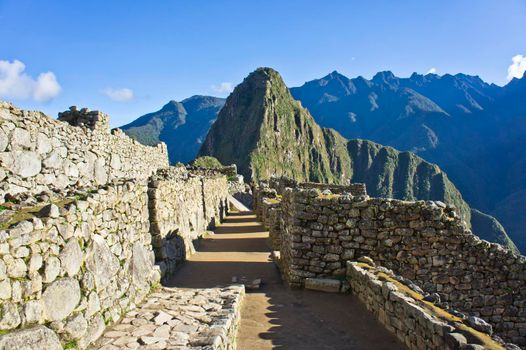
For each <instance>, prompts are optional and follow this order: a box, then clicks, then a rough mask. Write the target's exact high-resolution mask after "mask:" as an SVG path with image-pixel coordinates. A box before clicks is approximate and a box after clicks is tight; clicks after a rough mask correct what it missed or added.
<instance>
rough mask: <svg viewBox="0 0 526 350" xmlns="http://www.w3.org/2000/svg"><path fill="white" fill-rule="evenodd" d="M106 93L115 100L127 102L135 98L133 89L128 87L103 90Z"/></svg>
mask: <svg viewBox="0 0 526 350" xmlns="http://www.w3.org/2000/svg"><path fill="white" fill-rule="evenodd" d="M103 93H104V95H106V96H108V97H109V98H111V99H112V100H113V101H117V102H126V101H130V100H132V99H133V90H131V89H128V88H120V89H112V88H107V89H106V90H104V91H103Z"/></svg>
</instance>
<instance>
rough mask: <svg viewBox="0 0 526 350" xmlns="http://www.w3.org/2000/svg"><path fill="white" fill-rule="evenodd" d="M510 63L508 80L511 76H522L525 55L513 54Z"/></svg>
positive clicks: (524, 66)
mask: <svg viewBox="0 0 526 350" xmlns="http://www.w3.org/2000/svg"><path fill="white" fill-rule="evenodd" d="M511 62H512V63H511V65H510V66H509V67H508V81H510V80H511V79H513V78H519V79H520V78H522V76H523V75H524V72H525V71H526V57H525V56H523V55H515V56H513V58H512V59H511Z"/></svg>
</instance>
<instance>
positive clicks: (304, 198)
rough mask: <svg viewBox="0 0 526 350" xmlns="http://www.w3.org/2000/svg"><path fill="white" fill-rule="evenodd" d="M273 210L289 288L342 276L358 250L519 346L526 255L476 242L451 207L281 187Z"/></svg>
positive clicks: (523, 329)
mask: <svg viewBox="0 0 526 350" xmlns="http://www.w3.org/2000/svg"><path fill="white" fill-rule="evenodd" d="M281 208H282V212H283V225H282V228H281V229H282V234H281V235H282V242H281V244H282V248H281V259H282V263H283V266H284V278H285V279H286V280H287V281H288V282H289V283H290V284H291V285H292V286H295V287H301V286H302V285H303V283H304V280H305V278H307V277H325V276H341V275H344V274H345V263H346V261H347V260H352V259H355V258H357V257H360V256H365V255H366V256H370V257H371V258H373V259H374V261H375V262H377V263H378V264H379V265H381V266H384V267H387V268H389V269H392V270H394V271H395V272H396V273H399V274H401V275H402V276H404V277H405V278H409V279H411V280H413V281H415V282H416V283H417V284H418V285H419V286H420V287H422V288H423V290H424V291H426V292H429V293H434V292H437V293H438V294H439V295H440V297H441V299H442V301H443V302H444V303H445V305H446V306H450V307H453V308H455V309H459V310H461V311H464V312H466V313H469V314H470V315H475V316H480V317H481V318H483V319H484V320H486V321H487V322H489V323H491V324H492V325H493V326H494V329H495V331H496V332H497V333H498V334H499V335H500V336H502V337H503V338H505V339H507V340H509V341H513V342H514V343H518V344H521V345H524V344H526V338H525V336H526V309H525V305H526V288H525V287H526V263H525V260H526V258H525V257H523V256H517V255H515V254H513V253H512V252H511V251H509V250H506V249H505V248H503V247H502V246H500V245H498V244H493V243H489V242H487V241H483V240H480V239H479V238H478V237H477V236H475V235H473V234H472V233H471V232H470V231H469V230H468V229H466V227H465V226H464V224H463V223H462V221H461V219H460V217H459V216H458V215H457V214H456V212H455V211H454V209H453V208H452V207H449V206H446V205H444V204H443V203H441V202H424V201H419V202H405V201H400V200H391V199H381V198H368V197H364V196H359V197H353V196H350V195H322V194H320V192H319V191H318V190H316V189H310V190H305V189H301V188H296V189H290V188H289V189H287V190H285V191H284V193H283V198H282V202H281Z"/></svg>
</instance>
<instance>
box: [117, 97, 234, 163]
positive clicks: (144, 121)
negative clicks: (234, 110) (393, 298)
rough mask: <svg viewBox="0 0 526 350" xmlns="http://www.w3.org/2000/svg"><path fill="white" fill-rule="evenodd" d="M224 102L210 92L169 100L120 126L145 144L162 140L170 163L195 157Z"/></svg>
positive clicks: (185, 161)
mask: <svg viewBox="0 0 526 350" xmlns="http://www.w3.org/2000/svg"><path fill="white" fill-rule="evenodd" d="M224 103H225V100H224V99H222V98H218V97H211V96H192V97H190V98H187V99H185V100H183V101H181V102H176V101H170V102H168V103H167V104H166V105H164V106H163V108H161V109H160V110H159V111H157V112H153V113H149V114H146V115H144V116H142V117H140V118H138V119H136V120H135V121H133V122H131V123H130V124H127V125H124V126H122V127H121V129H122V130H123V131H124V132H125V133H126V134H128V135H129V136H130V137H132V138H134V139H136V140H137V141H139V142H140V143H142V144H145V145H156V144H157V143H159V142H161V141H163V142H165V143H166V145H167V147H168V155H169V158H170V163H172V164H174V163H176V162H183V163H187V162H189V161H190V160H192V159H194V158H195V155H196V154H197V151H198V150H199V147H200V146H201V143H202V141H203V139H204V137H205V136H206V133H207V132H208V129H209V128H210V125H212V123H213V122H214V120H215V119H216V117H217V113H218V112H219V110H220V109H221V107H223V105H224Z"/></svg>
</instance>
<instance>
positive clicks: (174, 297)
mask: <svg viewBox="0 0 526 350" xmlns="http://www.w3.org/2000/svg"><path fill="white" fill-rule="evenodd" d="M244 294H245V289H244V286H242V285H241V286H237V285H235V286H230V287H226V288H207V289H199V288H198V289H183V288H161V289H159V290H157V291H155V292H154V293H152V294H151V295H150V296H149V297H148V299H147V300H146V302H145V303H144V304H143V305H141V307H140V308H138V309H137V310H133V311H131V312H129V313H128V314H127V315H126V316H125V317H124V318H123V320H122V322H121V323H119V324H117V325H115V326H113V327H112V328H110V329H109V330H108V331H107V332H106V333H105V334H104V335H103V336H102V337H101V338H100V340H99V341H97V343H96V344H95V345H94V346H93V349H94V350H95V349H101V348H103V349H117V348H119V349H121V348H126V349H136V348H141V347H147V346H149V348H150V349H187V350H201V349H210V350H235V349H236V332H237V329H238V326H239V322H240V319H241V302H242V299H243V296H244ZM134 324H140V330H138V327H136V326H134ZM104 346H106V348H104Z"/></svg>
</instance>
